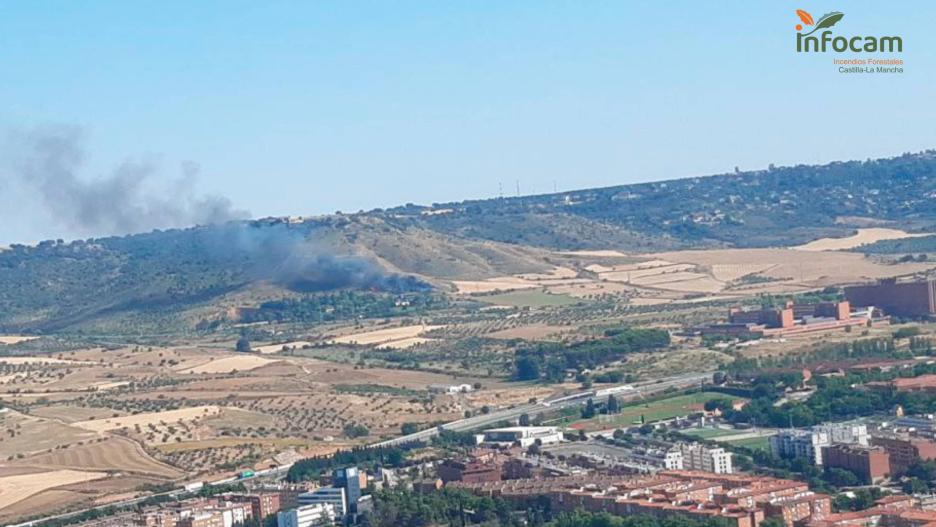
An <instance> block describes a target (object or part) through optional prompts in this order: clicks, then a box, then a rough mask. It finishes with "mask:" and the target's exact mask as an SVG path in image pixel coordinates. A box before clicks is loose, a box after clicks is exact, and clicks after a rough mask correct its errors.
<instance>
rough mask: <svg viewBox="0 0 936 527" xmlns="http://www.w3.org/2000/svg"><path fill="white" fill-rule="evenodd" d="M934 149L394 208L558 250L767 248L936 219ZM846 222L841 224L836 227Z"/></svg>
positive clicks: (924, 224) (443, 224) (474, 232)
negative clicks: (879, 224) (429, 209)
mask: <svg viewBox="0 0 936 527" xmlns="http://www.w3.org/2000/svg"><path fill="white" fill-rule="evenodd" d="M934 193H936V151H927V152H923V153H920V154H905V155H903V156H900V157H895V158H890V159H879V160H869V161H848V162H835V163H830V164H828V165H822V166H805V165H798V166H795V167H780V168H773V167H772V168H770V169H769V170H762V171H754V172H739V173H735V174H724V175H717V176H709V177H696V178H687V179H678V180H671V181H663V182H656V183H644V184H638V185H622V186H617V187H607V188H599V189H590V190H581V191H573V192H564V193H559V194H545V195H540V196H525V197H519V198H504V199H491V200H480V201H466V202H461V203H440V204H435V205H434V206H433V210H437V211H451V212H446V213H438V214H424V213H423V212H424V210H423V209H419V208H415V207H401V208H396V209H390V210H388V211H386V214H391V215H400V214H402V215H406V216H407V217H409V218H411V219H412V221H414V222H416V223H418V224H420V225H424V226H426V227H427V228H430V229H434V230H437V231H439V232H445V233H453V234H458V235H461V236H467V237H472V238H481V239H488V240H498V241H504V242H508V243H524V244H530V245H537V246H542V247H551V248H561V249H591V248H603V247H608V246H615V247H624V248H625V249H632V250H641V249H642V250H656V249H666V248H676V247H698V246H706V247H712V246H718V245H724V246H734V247H768V246H789V245H798V244H801V243H804V242H807V241H809V240H812V239H815V238H821V237H824V236H842V235H845V234H847V233H849V232H850V231H851V230H852V227H854V226H862V225H861V223H862V222H863V221H881V220H884V221H885V222H893V224H892V225H893V226H895V227H898V228H905V229H909V230H915V229H923V230H925V229H927V228H929V227H931V226H932V225H933V223H934V221H936V203H934V200H933V196H934V195H936V194H934ZM843 218H845V219H846V221H845V222H843V221H841V220H842V219H843Z"/></svg>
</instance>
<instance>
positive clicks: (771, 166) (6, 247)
mask: <svg viewBox="0 0 936 527" xmlns="http://www.w3.org/2000/svg"><path fill="white" fill-rule="evenodd" d="M926 154H936V147H934V148H927V149H924V150H920V151H917V152H903V153H901V154H899V155H893V156H889V157H876V158H866V159H864V160H859V159H848V160H835V161H828V162H826V163H814V164H804V163H798V164H795V165H779V166H776V165H774V164H773V163H768V165H767V168H762V169H750V170H736V171H734V172H721V173H716V174H706V175H697V176H681V177H671V178H667V179H655V180H651V181H644V182H640V183H623V184H620V185H606V186H600V187H587V188H578V189H572V190H557V191H553V192H544V193H531V194H522V193H521V194H519V195H503V196H496V197H488V198H467V199H462V200H458V201H445V202H433V203H430V204H419V203H404V204H402V205H393V206H389V207H374V208H371V209H368V210H364V209H360V210H358V211H356V212H344V211H341V210H336V211H335V212H325V213H317V214H316V213H312V214H285V215H283V214H278V215H277V214H274V215H266V216H257V217H252V218H244V219H237V220H230V221H227V222H223V223H205V224H192V225H187V226H181V227H164V228H158V227H157V228H153V229H150V230H146V231H138V232H126V233H113V234H100V235H91V236H87V237H80V236H77V237H74V238H61V237H59V238H45V239H41V240H39V241H35V242H0V252H2V251H4V250H9V249H10V248H11V247H13V246H25V247H36V246H38V245H39V244H40V243H43V242H57V241H59V240H62V241H63V242H64V243H73V242H77V241H87V240H96V239H102V238H122V237H127V236H139V235H145V234H152V233H154V232H169V231H180V230H186V229H193V228H199V227H209V226H211V225H225V224H236V223H248V222H257V221H264V220H280V221H288V220H290V219H292V218H301V219H302V220H313V219H328V218H334V217H354V216H363V215H368V214H374V213H378V212H386V211H390V210H394V209H400V208H405V207H409V206H413V207H417V208H421V209H425V210H430V211H431V210H433V209H438V208H441V207H445V206H454V205H461V204H470V203H482V202H491V201H498V200H504V201H510V200H517V199H525V198H535V197H548V196H562V195H564V194H572V193H576V192H589V191H597V190H607V189H612V188H618V187H638V186H643V185H654V184H660V183H669V182H672V181H684V180H687V179H708V178H716V177H724V176H732V175H745V174H748V175H751V174H753V175H756V174H761V173H768V172H771V171H773V170H781V169H790V168H798V167H826V166H829V165H833V164H837V163H867V162H876V161H889V160H894V159H899V158H902V157H906V156H923V155H926Z"/></svg>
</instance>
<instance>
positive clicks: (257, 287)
mask: <svg viewBox="0 0 936 527" xmlns="http://www.w3.org/2000/svg"><path fill="white" fill-rule="evenodd" d="M546 268H548V265H546V264H545V263H544V262H543V261H542V258H541V256H539V255H538V253H537V251H536V250H533V249H525V248H522V247H512V246H503V245H501V244H496V243H490V242H478V241H472V240H456V239H452V238H451V237H448V236H446V235H443V234H440V233H437V232H433V231H425V230H423V229H420V228H419V227H402V226H394V225H389V224H387V223H385V222H383V221H382V220H380V219H376V218H367V217H359V218H343V217H335V218H325V219H321V220H316V221H307V222H304V223H301V224H288V223H286V222H281V221H277V220H269V221H256V222H245V223H230V224H226V225H219V226H204V227H195V228H191V229H184V230H168V231H155V232H151V233H147V234H139V235H134V236H124V237H109V238H100V239H90V240H81V241H75V242H71V243H64V242H60V241H46V242H42V243H40V244H39V245H37V246H35V247H27V246H21V245H14V246H12V247H11V248H10V250H7V251H3V252H0V327H8V328H15V329H33V330H44V331H54V330H59V329H64V328H67V327H70V326H75V325H78V324H81V323H82V322H86V321H89V320H93V319H95V318H99V317H104V316H110V315H112V314H118V313H124V312H140V311H149V312H154V313H156V312H164V311H167V310H168V311H171V310H174V309H179V308H185V307H190V306H193V305H197V304H202V303H206V302H213V301H217V300H218V299H220V298H222V297H225V296H227V295H243V294H244V293H245V291H248V290H249V291H252V292H253V293H254V294H252V295H250V297H251V298H252V299H254V300H263V299H264V298H278V297H279V296H282V295H283V294H285V293H289V292H292V293H315V292H318V291H329V290H337V289H358V290H376V291H385V292H393V293H398V292H406V291H420V290H427V289H429V288H431V287H432V278H433V277H443V278H451V277H460V276H464V277H471V278H485V277H489V276H497V275H502V274H505V273H519V272H536V271H541V270H544V269H546ZM417 275H419V276H417ZM258 295H259V296H258Z"/></svg>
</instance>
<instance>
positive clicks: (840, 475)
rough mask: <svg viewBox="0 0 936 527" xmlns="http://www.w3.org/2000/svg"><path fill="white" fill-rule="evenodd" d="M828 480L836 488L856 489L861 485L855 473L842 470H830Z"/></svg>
mask: <svg viewBox="0 0 936 527" xmlns="http://www.w3.org/2000/svg"><path fill="white" fill-rule="evenodd" d="M828 480H829V482H830V483H832V484H833V485H835V486H836V487H854V486H855V485H858V484H859V483H861V482H860V481H859V480H858V476H856V475H855V473H854V472H851V471H848V470H845V469H842V468H830V469H829V471H828Z"/></svg>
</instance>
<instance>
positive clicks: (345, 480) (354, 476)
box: [332, 467, 366, 514]
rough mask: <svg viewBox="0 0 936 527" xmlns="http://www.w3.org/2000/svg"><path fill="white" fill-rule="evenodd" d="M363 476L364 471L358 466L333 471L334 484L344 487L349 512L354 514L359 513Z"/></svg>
mask: <svg viewBox="0 0 936 527" xmlns="http://www.w3.org/2000/svg"><path fill="white" fill-rule="evenodd" d="M361 476H364V473H363V472H361V471H359V470H358V468H357V467H345V468H339V469H336V470H335V471H334V472H332V485H333V486H335V487H340V488H342V489H344V491H345V499H346V500H347V503H348V512H350V513H352V514H353V513H357V503H358V500H360V499H361V487H362V485H361ZM365 484H366V480H365Z"/></svg>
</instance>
